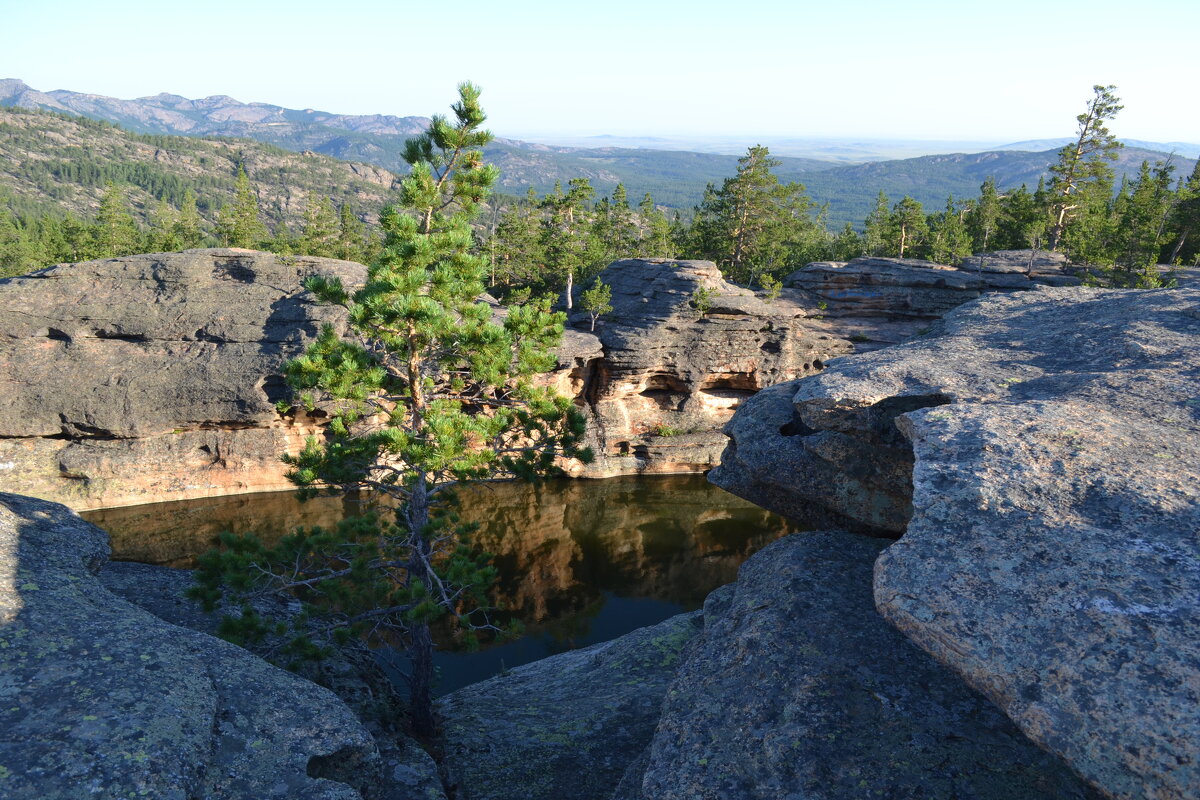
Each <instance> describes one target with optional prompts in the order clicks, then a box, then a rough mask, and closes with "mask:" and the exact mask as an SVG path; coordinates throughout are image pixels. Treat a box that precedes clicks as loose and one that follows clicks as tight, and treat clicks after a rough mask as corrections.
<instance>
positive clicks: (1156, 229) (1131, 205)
mask: <svg viewBox="0 0 1200 800" xmlns="http://www.w3.org/2000/svg"><path fill="white" fill-rule="evenodd" d="M1173 169H1174V167H1172V166H1171V165H1170V164H1169V163H1164V162H1161V161H1160V162H1158V163H1156V164H1155V165H1154V167H1153V168H1151V166H1150V163H1149V162H1147V161H1143V162H1142V165H1141V168H1140V169H1139V170H1138V175H1137V177H1136V178H1134V180H1133V182H1132V183H1131V184H1130V185H1129V186H1128V188H1127V191H1123V192H1122V193H1121V200H1122V201H1123V202H1121V204H1120V208H1119V211H1118V213H1117V215H1116V216H1117V219H1116V236H1115V238H1116V250H1117V256H1116V262H1117V264H1118V265H1120V269H1118V270H1117V273H1116V275H1115V276H1114V277H1115V278H1116V282H1117V283H1119V284H1120V285H1126V286H1137V285H1143V284H1145V283H1146V281H1147V279H1149V280H1151V281H1156V280H1157V277H1158V271H1157V269H1156V266H1157V264H1158V263H1159V257H1160V256H1161V255H1162V249H1163V243H1164V240H1165V236H1166V229H1167V223H1168V221H1169V219H1170V215H1171V210H1172V208H1171V207H1172V201H1173V200H1174V195H1173V193H1172V192H1171V172H1172V170H1173Z"/></svg>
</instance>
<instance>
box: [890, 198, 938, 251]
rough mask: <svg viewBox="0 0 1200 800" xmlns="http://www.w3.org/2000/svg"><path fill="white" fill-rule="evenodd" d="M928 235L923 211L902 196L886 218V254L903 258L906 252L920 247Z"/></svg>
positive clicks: (911, 199)
mask: <svg viewBox="0 0 1200 800" xmlns="http://www.w3.org/2000/svg"><path fill="white" fill-rule="evenodd" d="M928 235H929V225H928V224H927V223H926V221H925V209H924V208H922V207H921V204H920V202H918V201H917V200H915V199H913V198H912V197H909V196H908V195H904V197H903V199H901V200H900V202H898V203H896V205H895V206H894V207H893V208H892V213H891V214H890V215H889V216H888V225H887V229H886V231H885V233H884V240H885V242H886V248H887V252H888V253H891V254H894V255H896V256H898V257H900V258H904V254H905V253H906V252H907V251H909V250H911V249H915V248H917V247H920V246H921V244H923V243H924V241H925V238H926V237H927V236H928Z"/></svg>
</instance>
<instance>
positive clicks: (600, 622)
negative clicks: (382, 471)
mask: <svg viewBox="0 0 1200 800" xmlns="http://www.w3.org/2000/svg"><path fill="white" fill-rule="evenodd" d="M460 494H461V496H462V501H463V517H464V518H467V519H473V520H475V521H478V522H479V523H480V528H479V530H478V531H477V533H476V534H475V536H474V539H475V542H476V544H477V545H478V546H479V547H480V548H481V549H483V550H485V551H486V552H489V553H492V554H493V555H494V560H493V563H494V564H495V565H496V567H497V568H498V569H499V570H500V577H499V580H498V581H497V584H496V587H495V590H494V592H493V601H494V602H496V603H498V604H500V605H502V606H503V607H504V608H505V609H507V610H506V612H504V613H502V614H493V621H495V622H498V623H501V624H504V623H507V622H508V621H509V620H511V619H516V620H519V621H520V622H521V623H522V624H523V625H524V627H525V632H524V634H523V635H522V636H521V637H520V638H518V639H516V640H509V641H498V642H496V641H493V642H485V644H484V647H483V648H482V649H481V650H479V651H477V652H474V653H469V652H461V651H456V650H454V649H452V648H453V644H452V643H451V642H444V643H443V644H444V645H449V646H450V647H449V648H447V649H443V650H442V651H440V652H439V653H438V654H437V657H436V663H437V666H438V667H439V669H440V670H441V673H442V680H441V683H440V685H439V688H438V690H439V691H440V692H446V691H451V690H453V689H454V688H457V687H459V686H463V685H466V684H468V683H473V682H475V681H478V680H482V679H484V678H487V677H490V676H492V675H495V674H496V673H498V672H499V671H501V669H504V668H512V667H516V666H519V665H521V664H525V663H528V662H530V661H533V660H535V659H538V658H544V657H545V656H548V655H553V654H554V653H558V652H563V651H565V650H569V649H573V648H577V647H585V646H588V645H591V644H595V643H598V642H603V641H607V640H609V639H612V638H615V637H617V636H620V635H622V634H624V633H628V632H629V631H631V630H635V629H637V628H640V627H644V626H646V625H652V624H655V623H657V622H660V621H662V620H664V619H667V618H668V617H670V616H673V615H675V614H678V613H681V612H683V611H687V610H691V609H695V608H699V607H700V605H701V604H702V603H703V602H704V598H705V597H706V596H707V595H708V593H709V592H711V591H712V590H713V589H715V588H717V587H718V586H721V585H723V584H726V583H729V582H731V581H733V580H734V579H735V578H736V577H737V568H738V567H739V566H740V565H741V563H742V562H743V561H745V559H746V558H748V557H749V556H750V555H751V554H752V553H753V552H755V551H756V550H758V549H759V548H761V547H763V546H764V545H766V544H767V543H769V542H770V541H772V540H774V539H776V538H778V537H779V536H780V535H782V534H783V533H785V532H786V531H787V530H788V529H789V525H788V524H787V523H786V522H785V521H784V520H782V519H780V518H779V517H776V516H774V515H772V514H769V513H768V512H766V511H763V510H762V509H761V508H758V507H757V506H754V505H751V504H750V503H747V502H745V501H743V500H740V499H738V498H736V497H734V496H733V495H730V494H727V493H726V492H724V491H722V490H720V489H717V488H716V487H714V486H712V485H711V484H709V483H708V482H707V481H706V480H705V479H704V477H703V476H673V477H655V478H647V477H638V478H612V479H608V480H598V481H561V482H551V483H547V484H544V485H542V486H541V487H538V488H537V489H533V488H531V487H529V486H528V485H525V484H520V483H504V484H492V485H488V486H483V487H474V488H472V489H471V490H469V491H463V492H461V493H460ZM346 510H347V506H346V505H344V504H343V503H342V501H341V500H339V499H337V498H319V499H317V500H315V501H309V502H308V503H303V504H301V503H299V502H297V501H296V500H295V497H294V495H292V493H290V492H274V493H270V494H260V495H241V496H235V497H226V498H213V499H207V500H194V501H183V502H179V503H159V504H155V505H153V506H135V507H131V508H118V509H109V510H105V511H93V512H86V513H85V514H84V516H85V517H86V518H87V519H88V520H89V521H91V522H94V523H95V524H97V525H99V526H100V527H102V528H105V529H106V530H108V531H109V532H110V534H111V535H112V540H113V551H114V552H113V555H114V557H115V558H117V559H124V560H132V561H148V562H151V563H159V564H167V565H171V566H190V564H191V562H192V560H193V559H194V558H195V557H196V556H197V555H199V554H200V553H202V552H204V551H205V550H206V549H207V548H208V547H209V544H210V542H211V541H212V540H213V538H214V537H215V536H216V534H217V533H218V532H220V531H222V530H232V531H235V532H238V533H247V532H253V533H256V534H258V535H260V536H263V537H264V538H269V537H272V536H277V535H280V534H282V533H283V532H286V531H288V530H291V529H293V528H295V527H296V526H297V525H305V526H311V525H330V524H333V523H334V522H336V521H337V520H338V519H339V518H340V517H341V516H342V515H343V514H344V513H345V512H346Z"/></svg>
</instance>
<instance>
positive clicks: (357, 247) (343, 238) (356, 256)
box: [334, 202, 367, 262]
mask: <svg viewBox="0 0 1200 800" xmlns="http://www.w3.org/2000/svg"><path fill="white" fill-rule="evenodd" d="M366 251H367V246H366V229H365V227H364V226H363V224H362V220H360V219H359V218H358V217H357V216H356V215H355V214H354V209H353V208H351V207H350V203H349V202H345V203H342V207H341V209H339V210H338V231H337V242H336V243H335V246H334V257H335V258H340V259H342V260H343V261H358V262H362V261H365V260H366Z"/></svg>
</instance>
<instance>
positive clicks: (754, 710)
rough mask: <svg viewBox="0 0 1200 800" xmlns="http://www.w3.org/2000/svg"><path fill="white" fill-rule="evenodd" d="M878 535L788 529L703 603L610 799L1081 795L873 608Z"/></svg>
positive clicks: (997, 799) (1055, 764) (1061, 771)
mask: <svg viewBox="0 0 1200 800" xmlns="http://www.w3.org/2000/svg"><path fill="white" fill-rule="evenodd" d="M886 545H887V542H885V541H882V540H879V539H872V538H867V537H862V536H855V535H853V534H848V533H843V532H838V531H833V532H829V531H824V532H818V533H805V534H796V535H793V536H788V537H786V538H784V539H781V540H780V541H778V542H775V543H773V544H771V545H769V546H768V547H766V548H765V549H763V550H762V551H760V552H759V553H758V554H756V555H755V556H753V557H752V558H751V559H750V560H749V561H747V562H746V563H745V564H744V565H742V569H741V572H740V573H739V575H738V580H737V582H736V583H735V584H733V585H732V586H728V587H724V588H723V589H721V590H718V591H717V592H715V593H714V594H713V595H712V596H711V597H710V599H709V601H708V603H707V604H706V605H705V610H704V631H703V633H702V634H701V635H700V636H699V637H698V638H697V640H696V641H695V643H694V644H693V645H692V647H691V648H690V649H689V651H688V653H687V655H686V657H685V658H684V661H683V664H682V666H681V667H680V669H679V673H678V675H677V676H676V678H675V681H674V682H673V683H672V684H671V688H670V690H669V691H668V692H667V697H666V701H665V702H664V704H663V715H662V720H661V722H660V723H659V726H658V729H657V731H656V733H655V735H654V740H653V743H652V744H651V746H650V748H649V753H648V757H647V758H646V760H645V762H644V763H643V764H637V765H635V766H634V767H633V769H634V770H635V771H637V770H640V773H639V774H640V778H641V780H640V781H638V780H630V779H629V778H628V777H627V780H626V781H625V783H624V784H623V785H622V789H621V792H620V793H619V795H618V796H619V797H622V798H647V799H648V798H654V800H672V799H673V798H678V799H679V800H701V799H702V798H713V800H717V798H721V799H722V800H724V798H739V799H741V800H751V799H752V798H762V800H776V798H785V797H786V798H805V800H817V799H818V798H822V799H828V800H835V799H836V800H843V799H845V800H850V798H866V797H887V798H911V797H923V798H929V799H930V800H936V799H937V798H946V800H949V799H950V798H964V797H971V798H980V799H982V798H990V799H992V800H1008V799H1009V798H1022V800H1032V798H1046V799H1047V800H1049V798H1054V799H1055V800H1066V798H1089V797H1094V796H1097V795H1095V794H1094V793H1093V791H1092V790H1091V789H1090V787H1088V786H1087V785H1086V784H1085V783H1084V782H1083V781H1081V780H1080V779H1079V778H1078V777H1076V776H1075V775H1073V774H1072V773H1071V772H1070V770H1069V769H1067V768H1066V767H1065V766H1064V765H1063V764H1062V763H1061V762H1060V761H1059V760H1058V759H1056V758H1054V757H1053V756H1051V755H1049V754H1047V753H1045V752H1042V751H1041V750H1039V749H1038V748H1037V747H1036V746H1034V745H1033V744H1032V743H1031V742H1029V741H1028V740H1027V739H1026V738H1025V737H1024V736H1023V735H1022V734H1021V732H1020V731H1019V730H1018V729H1017V727H1016V726H1015V725H1013V724H1012V723H1011V722H1010V721H1009V720H1008V719H1007V718H1006V717H1005V716H1004V715H1003V714H1001V713H1000V711H999V710H998V709H996V708H995V706H993V705H992V704H991V703H989V702H988V701H987V700H986V699H984V698H983V697H981V696H979V695H977V694H975V693H974V692H973V691H971V690H970V689H968V688H967V687H966V686H964V685H963V684H962V682H961V681H960V680H958V678H957V677H956V676H955V675H953V674H952V673H950V672H949V671H948V670H946V669H945V668H943V667H942V666H941V665H939V664H938V663H937V662H935V661H934V660H933V659H932V658H930V657H929V656H928V655H926V654H925V653H923V652H921V651H920V650H919V649H917V648H916V647H914V646H913V645H912V644H911V643H910V642H909V641H907V640H906V639H905V638H904V636H903V635H901V634H900V633H899V632H898V631H896V630H895V629H894V628H892V627H890V626H889V625H887V623H886V622H884V620H883V619H882V618H880V616H879V615H878V614H877V613H876V612H875V609H874V604H873V601H872V597H871V589H870V582H871V570H872V562H873V561H874V560H875V558H876V556H877V555H878V554H879V552H880V551H881V550H882V549H883V548H884V547H885V546H886Z"/></svg>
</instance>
